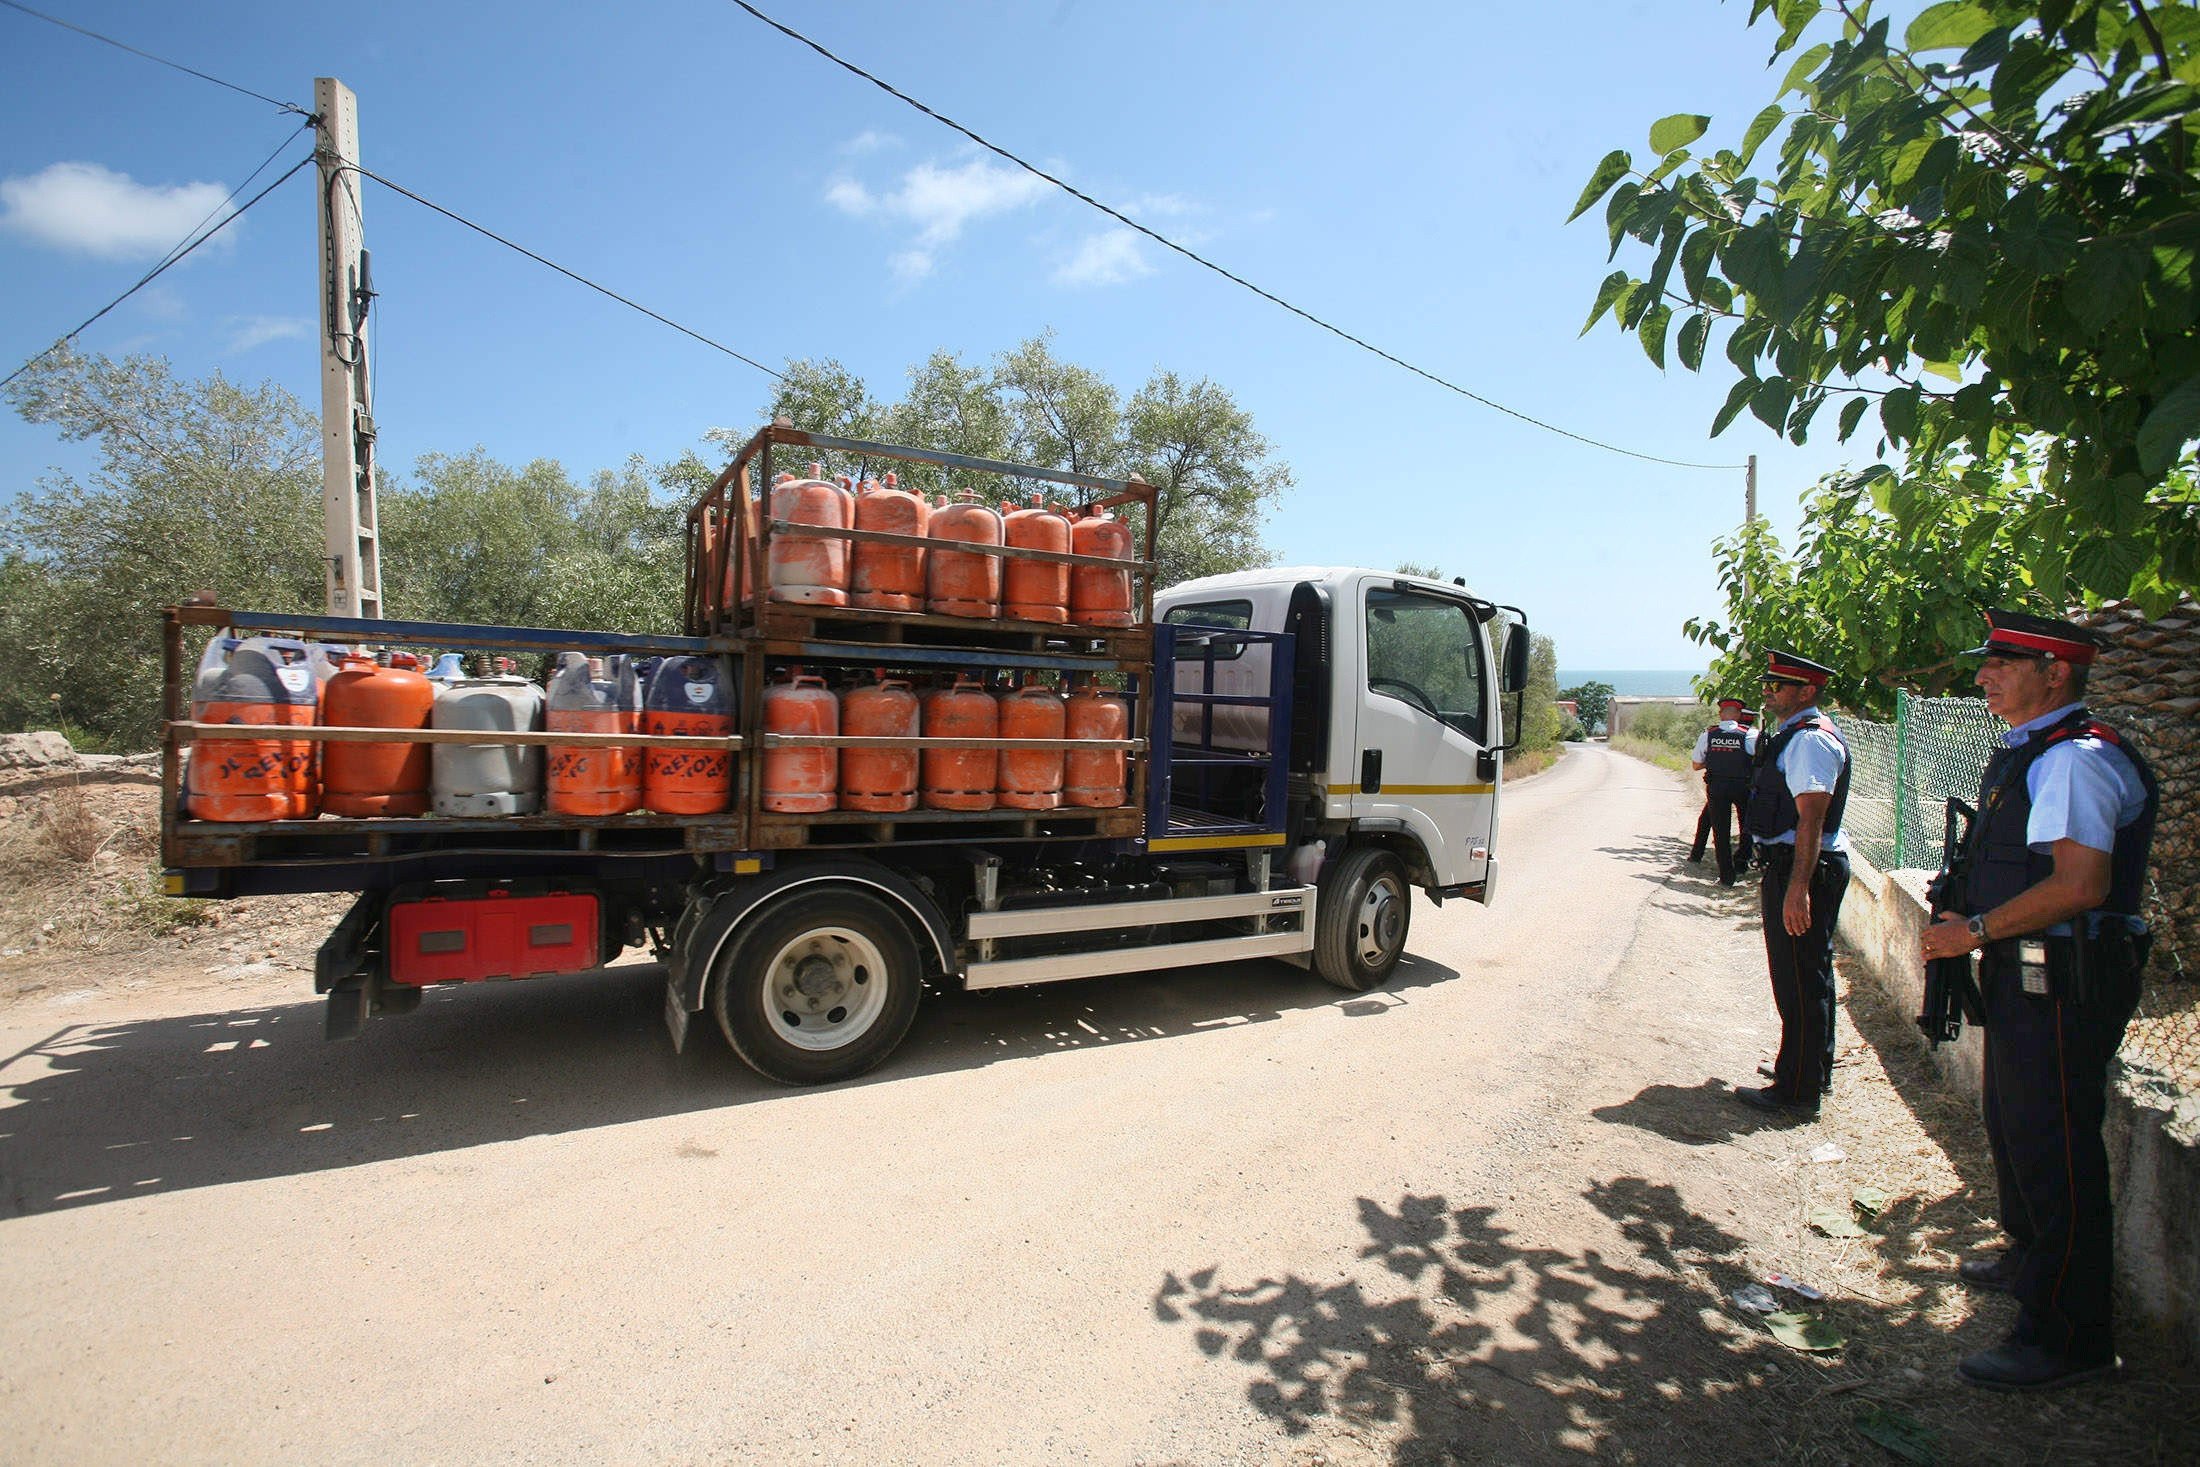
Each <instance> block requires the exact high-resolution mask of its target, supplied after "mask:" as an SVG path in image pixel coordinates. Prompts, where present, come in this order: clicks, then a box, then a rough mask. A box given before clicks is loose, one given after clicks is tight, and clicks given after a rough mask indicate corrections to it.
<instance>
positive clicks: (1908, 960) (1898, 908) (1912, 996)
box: [1841, 853, 2200, 1354]
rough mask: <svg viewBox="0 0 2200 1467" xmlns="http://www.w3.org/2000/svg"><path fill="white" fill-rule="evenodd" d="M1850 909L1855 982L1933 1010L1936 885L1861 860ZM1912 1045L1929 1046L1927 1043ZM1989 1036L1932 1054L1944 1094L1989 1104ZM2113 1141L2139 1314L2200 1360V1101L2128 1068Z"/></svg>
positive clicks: (1844, 930) (2118, 1083)
mask: <svg viewBox="0 0 2200 1467" xmlns="http://www.w3.org/2000/svg"><path fill="white" fill-rule="evenodd" d="M1849 860H1850V863H1851V866H1852V868H1853V870H1854V872H1855V875H1854V877H1853V879H1852V880H1851V881H1850V883H1849V893H1848V895H1847V896H1846V897H1844V898H1843V899H1842V904H1841V940H1842V941H1843V942H1844V943H1845V944H1846V945H1847V946H1848V947H1849V949H1850V950H1851V953H1852V955H1853V957H1854V958H1855V959H1856V960H1857V961H1855V962H1853V963H1851V964H1849V965H1848V971H1849V973H1850V974H1851V975H1852V977H1853V976H1862V977H1865V978H1868V979H1869V980H1870V981H1872V982H1874V983H1876V984H1878V986H1879V987H1880V989H1881V990H1882V991H1883V992H1885V993H1886V994H1887V995H1888V996H1889V997H1890V998H1892V999H1893V1000H1894V1002H1895V1004H1896V1006H1897V1007H1899V1008H1900V1009H1901V1010H1902V1012H1904V1013H1909V1014H1914V1013H1916V1012H1917V1011H1918V1009H1919V1008H1920V1007H1922V1006H1923V1003H1924V999H1925V968H1924V964H1923V963H1922V962H1921V961H1920V960H1919V958H1918V955H1917V949H1918V940H1919V938H1920V937H1921V936H1922V935H1923V933H1924V930H1925V924H1926V922H1927V920H1928V919H1929V914H1928V913H1927V911H1926V909H1925V880H1926V877H1925V873H1924V872H1921V871H1897V872H1891V873H1890V872H1885V871H1880V870H1878V869H1877V868H1875V867H1874V866H1872V865H1871V863H1870V862H1868V861H1866V860H1864V859H1863V858H1862V857H1860V856H1857V855H1855V854H1854V853H1852V854H1851V855H1850V857H1849ZM1910 1038H1911V1039H1912V1040H1913V1041H1914V1042H1915V1043H1917V1044H1918V1045H1920V1046H1922V1045H1923V1044H1924V1043H1925V1039H1924V1036H1923V1035H1922V1034H1918V1033H1915V1032H1914V1031H1912V1033H1911V1035H1910ZM1983 1054H1984V1045H1983V1043H1982V1042H1981V1038H1980V1035H1979V1031H1978V1030H1976V1029H1974V1028H1972V1027H1970V1026H1969V1025H1965V1026H1964V1029H1963V1037H1962V1038H1961V1039H1959V1040H1958V1041H1957V1042H1956V1043H1954V1044H1943V1045H1940V1046H1938V1047H1937V1048H1935V1049H1934V1050H1933V1051H1932V1062H1933V1068H1934V1069H1935V1070H1936V1071H1937V1072H1938V1074H1939V1076H1940V1079H1941V1083H1942V1084H1944V1085H1946V1086H1947V1087H1948V1088H1949V1089H1950V1090H1953V1091H1954V1092H1955V1093H1957V1094H1958V1095H1960V1096H1962V1097H1963V1098H1964V1099H1966V1100H1968V1101H1969V1102H1970V1103H1971V1104H1972V1105H1974V1106H1975V1105H1977V1104H1978V1103H1979V1096H1980V1089H1979V1087H1980V1064H1981V1060H1982V1058H1983ZM2109 1092H2110V1094H2109V1101H2108V1124H2107V1126H2106V1127H2104V1128H2103V1134H2104V1136H2105V1138H2106V1141H2107V1144H2108V1162H2109V1171H2110V1175H2111V1179H2112V1182H2113V1185H2114V1188H2115V1196H2116V1271H2117V1273H2118V1275H2119V1276H2120V1278H2121V1280H2122V1283H2123V1287H2124V1294H2125V1297H2126V1298H2127V1299H2129V1300H2130V1301H2131V1302H2132V1304H2133V1305H2135V1306H2136V1307H2137V1308H2138V1309H2139V1310H2140V1311H2141V1312H2142V1313H2144V1314H2145V1315H2146V1316H2147V1317H2148V1318H2150V1319H2152V1320H2154V1321H2155V1322H2157V1323H2159V1324H2161V1325H2163V1326H2164V1327H2166V1328H2167V1329H2168V1330H2170V1331H2171V1333H2172V1334H2174V1335H2175V1336H2177V1337H2178V1338H2179V1339H2180V1340H2181V1341H2182V1342H2183V1343H2184V1345H2185V1347H2186V1348H2187V1349H2188V1350H2191V1351H2193V1352H2194V1353H2195V1354H2200V1098H2194V1097H2189V1096H2185V1097H2181V1096H2180V1092H2179V1091H2178V1089H2177V1087H2176V1086H2174V1085H2172V1084H2171V1083H2170V1082H2169V1081H2168V1080H2167V1079H2165V1078H2163V1077H2162V1076H2161V1075H2159V1074H2158V1073H2156V1072H2155V1071H2152V1070H2149V1069H2147V1068H2145V1067H2143V1066H2140V1065H2137V1064H2133V1063H2130V1062H2128V1061H2125V1060H2119V1061H2117V1063H2116V1064H2115V1065H2114V1066H2113V1067H2112V1068H2111V1070H2110V1072H2109Z"/></svg>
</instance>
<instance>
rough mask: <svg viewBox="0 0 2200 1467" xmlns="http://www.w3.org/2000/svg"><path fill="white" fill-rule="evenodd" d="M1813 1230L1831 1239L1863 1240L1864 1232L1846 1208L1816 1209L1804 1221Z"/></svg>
mask: <svg viewBox="0 0 2200 1467" xmlns="http://www.w3.org/2000/svg"><path fill="white" fill-rule="evenodd" d="M1804 1221H1805V1222H1807V1223H1809V1224H1810V1225H1811V1227H1812V1228H1813V1229H1815V1230H1816V1231H1818V1232H1821V1233H1824V1234H1825V1235H1826V1236H1827V1237H1829V1238H1861V1237H1863V1236H1864V1230H1863V1229H1862V1228H1860V1227H1858V1226H1857V1225H1856V1219H1855V1218H1853V1217H1850V1216H1849V1212H1848V1209H1847V1208H1845V1207H1814V1208H1812V1209H1811V1210H1810V1216H1808V1217H1807V1218H1805V1219H1804Z"/></svg>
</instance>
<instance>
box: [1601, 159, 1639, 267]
mask: <svg viewBox="0 0 2200 1467" xmlns="http://www.w3.org/2000/svg"><path fill="white" fill-rule="evenodd" d="M1641 192H1642V185H1641V184H1639V183H1636V182H1634V181H1633V180H1632V179H1630V180H1629V181H1627V182H1626V183H1623V184H1621V185H1620V186H1619V187H1618V188H1616V189H1613V190H1612V197H1610V198H1609V199H1606V200H1605V201H1604V228H1605V232H1606V233H1607V234H1609V235H1610V236H1611V237H1612V254H1613V255H1616V254H1618V253H1619V242H1620V240H1621V239H1622V238H1623V237H1624V236H1625V235H1626V233H1627V221H1628V218H1629V217H1630V215H1631V214H1632V212H1633V210H1634V207H1635V195H1637V194H1639V193H1641ZM1605 258H1606V259H1610V258H1611V255H1607V256H1606V257H1605Z"/></svg>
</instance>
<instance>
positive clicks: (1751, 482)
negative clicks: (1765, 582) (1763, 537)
mask: <svg viewBox="0 0 2200 1467" xmlns="http://www.w3.org/2000/svg"><path fill="white" fill-rule="evenodd" d="M1756 523H1757V455H1756V454H1754V453H1753V454H1751V455H1750V456H1749V464H1748V472H1747V473H1746V474H1745V475H1744V476H1743V478H1742V525H1743V528H1745V529H1746V528H1748V527H1749V526H1751V525H1754V524H1756ZM1742 599H1743V600H1744V601H1754V600H1756V599H1757V588H1756V587H1755V586H1753V585H1751V584H1750V576H1749V573H1748V572H1747V571H1744V572H1743V573H1742Z"/></svg>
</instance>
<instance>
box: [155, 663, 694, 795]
mask: <svg viewBox="0 0 2200 1467" xmlns="http://www.w3.org/2000/svg"><path fill="white" fill-rule="evenodd" d="M493 666H494V667H495V668H497V669H499V670H494V671H491V672H490V673H488V674H487V675H485V676H479V677H468V676H466V675H465V673H464V671H463V668H462V666H461V660H460V659H459V658H458V657H457V656H456V655H455V654H449V655H446V656H445V657H444V658H443V659H442V660H441V661H440V662H438V664H437V665H436V667H435V668H434V669H433V670H431V671H430V672H428V673H426V674H423V673H422V672H421V671H420V670H419V669H420V664H419V662H418V660H417V659H416V658H414V657H413V656H412V654H410V653H408V652H393V653H389V654H387V655H386V656H384V657H382V658H379V659H377V658H373V657H368V656H365V655H362V654H361V653H359V652H357V651H356V650H353V649H347V648H342V647H329V646H324V645H314V644H308V643H305V642H301V641H295V640H291V639H288V638H281V637H252V638H247V639H241V640H240V639H238V638H235V637H218V638H216V639H214V641H212V642H211V643H209V644H208V646H207V650H206V655H205V657H204V658H203V659H201V661H200V663H199V671H198V676H197V678H196V679H195V681H194V682H193V684H192V691H191V717H192V720H193V721H194V722H198V723H210V724H226V725H236V726H238V727H239V728H240V730H241V729H243V728H250V729H251V730H252V732H251V733H250V734H249V735H248V736H240V737H236V738H226V737H211V738H202V739H200V740H199V741H198V742H197V744H196V746H195V747H194V749H193V751H192V754H191V760H190V765H189V767H188V769H187V770H186V772H185V777H184V809H185V813H186V814H188V815H189V816H190V817H191V818H193V819H196V820H215V821H227V822H242V821H264V820H299V819H312V818H313V817H314V816H316V815H320V814H327V815H337V816H347V817H353V818H360V817H374V816H420V815H427V814H430V813H433V814H436V815H447V816H500V815H534V814H539V813H541V812H542V811H544V810H545V809H547V810H548V811H549V812H550V813H552V814H555V815H623V814H627V813H629V812H632V811H636V810H652V811H655V812H657V813H659V814H666V815H710V814H716V813H718V812H720V811H723V810H724V809H725V808H726V807H727V805H728V803H729V802H730V801H731V798H732V794H733V762H732V756H731V755H730V754H729V753H728V752H727V751H726V750H723V749H656V748H651V749H643V748H638V747H625V746H620V745H605V744H586V745H581V744H575V745H560V744H555V743H553V744H551V745H549V746H548V748H547V749H545V748H544V747H543V746H542V745H539V744H500V743H483V744H468V743H459V742H448V743H446V742H438V743H433V744H430V743H408V742H402V741H397V740H368V741H361V742H356V743H355V742H337V741H334V740H330V741H326V742H321V741H316V740H309V739H299V738H284V737H283V736H282V733H281V730H282V729H284V728H295V727H305V726H312V725H315V724H319V725H322V726H324V727H332V728H336V727H340V728H387V729H405V730H417V729H472V730H481V731H486V732H499V733H522V732H531V731H536V730H547V731H548V732H551V733H561V732H563V733H588V734H620V733H641V734H675V735H687V736H705V737H714V738H723V737H725V736H727V735H730V734H731V733H733V732H734V715H735V711H736V709H735V693H734V685H733V681H732V678H731V675H730V673H729V671H728V669H727V667H726V664H725V663H724V662H723V661H722V660H721V659H719V658H715V657H666V658H647V659H641V660H639V661H637V660H635V659H631V658H628V657H626V656H624V655H619V656H613V657H610V658H606V659H602V660H596V659H591V658H589V657H587V656H585V655H583V654H582V653H579V652H564V653H560V654H559V655H558V657H557V659H556V662H555V665H554V666H553V667H552V669H551V671H550V675H549V677H548V679H547V686H538V685H536V684H535V683H534V682H532V681H530V680H529V679H527V678H524V677H519V676H516V675H514V674H513V673H512V672H511V671H509V670H508V669H509V668H510V666H511V664H510V662H509V661H508V660H505V659H500V660H499V662H498V663H496V664H493Z"/></svg>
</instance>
